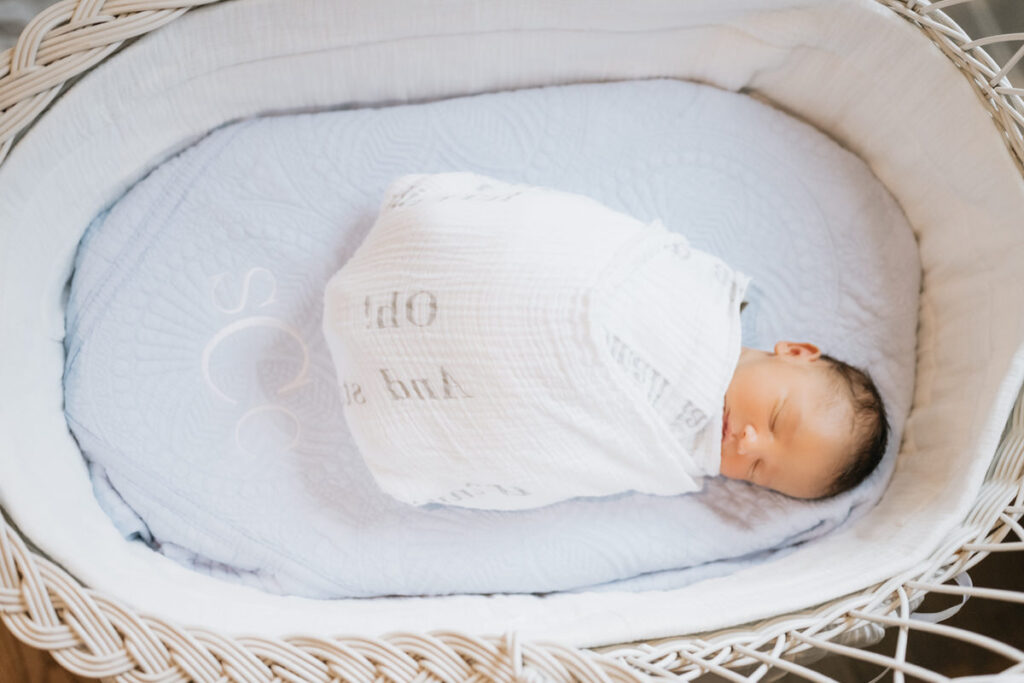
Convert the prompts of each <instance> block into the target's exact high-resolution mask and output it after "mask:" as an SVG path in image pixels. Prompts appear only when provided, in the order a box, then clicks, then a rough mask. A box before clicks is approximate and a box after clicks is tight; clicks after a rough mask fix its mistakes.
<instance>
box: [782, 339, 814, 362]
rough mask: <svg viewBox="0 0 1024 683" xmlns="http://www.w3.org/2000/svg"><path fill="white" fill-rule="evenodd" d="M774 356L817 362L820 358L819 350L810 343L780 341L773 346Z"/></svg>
mask: <svg viewBox="0 0 1024 683" xmlns="http://www.w3.org/2000/svg"><path fill="white" fill-rule="evenodd" d="M775 355H777V356H786V357H789V358H801V359H803V360H818V358H820V357H821V350H820V349H819V348H818V347H817V346H815V345H814V344H812V343H810V342H793V341H780V342H779V343H777V344H776V345H775Z"/></svg>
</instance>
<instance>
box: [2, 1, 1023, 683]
mask: <svg viewBox="0 0 1024 683" xmlns="http://www.w3.org/2000/svg"><path fill="white" fill-rule="evenodd" d="M50 4H52V0H0V50H5V49H7V48H8V47H10V46H11V45H13V43H14V40H15V39H16V38H17V36H18V34H19V33H20V32H21V29H22V27H23V26H24V25H25V24H26V23H28V21H29V20H30V19H31V18H32V17H33V16H35V15H36V14H37V13H38V12H39V11H40V10H42V9H43V8H44V7H46V6H48V5H50ZM946 12H947V13H948V14H949V15H950V16H951V17H952V18H953V20H954V21H956V22H957V23H958V24H959V25H960V26H962V27H963V28H964V29H965V30H966V31H967V33H968V34H969V35H971V36H990V35H997V34H1014V33H1016V34H1019V36H1018V37H1017V38H1016V39H1014V40H1013V41H1009V42H1006V43H1001V44H996V45H992V46H990V47H988V48H986V49H988V51H989V53H990V54H991V55H992V57H993V58H994V59H995V60H996V62H997V63H998V64H1000V65H1003V64H1005V63H1006V62H1007V61H1008V60H1009V59H1011V58H1012V57H1013V56H1014V54H1015V53H1016V52H1017V51H1018V50H1024V0H973V1H972V2H963V3H961V4H954V5H952V6H950V7H947V8H946ZM1010 80H1011V82H1012V83H1013V84H1014V85H1017V86H1021V85H1024V60H1021V62H1020V63H1018V65H1017V66H1016V67H1015V68H1014V69H1013V70H1012V71H1011V73H1010ZM1007 540H1009V541H1014V540H1024V539H1014V538H1012V537H1011V538H1009V539H1007ZM970 575H971V579H972V580H973V582H974V584H975V585H977V586H985V587H990V588H1005V589H1010V590H1015V591H1020V592H1022V593H1024V552H1010V553H993V554H992V555H991V556H990V557H988V558H986V559H985V560H984V561H983V562H981V564H979V565H978V566H976V567H975V568H973V569H972V570H971V571H970ZM957 602H959V601H958V600H956V599H952V598H949V597H941V596H931V597H929V598H928V600H926V601H925V604H924V605H922V607H921V611H924V612H931V611H939V610H943V609H946V608H948V607H951V606H952V605H955V604H956V603H957ZM944 623H945V624H947V625H951V626H957V627H960V628H964V629H967V630H970V631H972V632H974V633H980V634H984V635H988V636H991V637H993V638H996V639H997V640H999V641H1002V642H1004V643H1006V644H1008V645H1011V646H1013V647H1015V648H1017V649H1021V650H1024V605H1022V604H1013V603H1004V602H997V601H992V600H981V599H977V598H975V599H972V600H969V601H968V602H967V604H966V605H965V606H964V607H963V608H962V609H961V610H960V611H959V612H958V613H957V614H956V615H955V616H953V617H952V618H951V619H949V620H947V621H946V622H944ZM895 642H896V636H895V633H894V632H893V631H892V629H890V633H889V634H888V635H887V636H886V638H885V639H884V640H883V641H882V642H881V643H879V644H878V645H876V646H875V647H874V648H871V650H873V651H876V652H880V653H885V654H891V653H892V652H894V649H895ZM907 660H908V661H910V662H913V663H915V664H918V665H920V666H924V667H926V668H928V669H930V670H932V671H934V672H937V673H940V674H943V675H945V676H950V677H956V676H972V675H982V674H991V673H995V672H1000V671H1003V670H1005V669H1006V668H1007V667H1008V666H1009V665H1010V664H1011V662H1010V660H1007V659H1005V658H1004V657H1002V656H1000V655H996V654H993V653H991V652H989V651H988V650H985V649H983V648H980V647H977V646H973V645H968V644H966V643H963V642H960V641H955V640H951V639H948V638H942V637H937V636H930V635H927V634H912V635H911V636H910V639H909V644H908V654H907ZM813 668H814V669H816V670H818V671H820V672H821V673H823V674H825V675H827V676H830V677H832V678H835V679H837V680H839V681H843V682H844V683H846V682H848V681H849V682H854V681H858V682H859V681H863V682H865V683H867V682H873V681H879V682H881V683H884V682H886V681H891V680H893V675H892V672H887V671H886V670H885V668H884V667H881V666H876V665H871V664H865V663H863V662H853V661H849V660H846V659H843V658H841V657H828V658H826V659H824V660H822V661H821V662H818V663H817V664H815V665H814V666H813ZM1022 673H1024V672H1022ZM1022 677H1024V676H1022ZM81 680H85V679H80V678H78V677H76V676H72V675H71V674H67V673H66V672H64V670H63V669H60V668H59V667H58V666H57V665H56V664H55V663H53V662H52V660H50V659H49V655H47V654H46V653H42V652H39V651H36V650H32V649H30V648H26V647H23V646H21V645H20V643H18V642H17V641H16V640H15V639H14V638H13V637H12V636H11V635H10V634H9V633H7V632H6V630H4V629H3V628H2V627H0V681H3V682H7V681H25V682H27V683H36V682H38V681H46V682H47V683H63V682H65V681H81ZM782 680H783V681H785V682H786V683H790V682H791V681H802V680H806V679H804V678H803V677H798V676H787V677H785V678H783V679H782ZM908 680H914V679H912V678H909V677H908Z"/></svg>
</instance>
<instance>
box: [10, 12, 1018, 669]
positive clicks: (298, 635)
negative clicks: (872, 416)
mask: <svg viewBox="0 0 1024 683" xmlns="http://www.w3.org/2000/svg"><path fill="white" fill-rule="evenodd" d="M966 1H969V0H942V1H941V2H936V3H928V2H923V1H921V0H802V1H798V0H745V1H740V0H730V1H729V2H726V1H725V0H721V1H719V0H692V1H691V2H684V3H681V2H671V1H667V0H638V1H635V2H618V1H615V0H600V1H598V0H567V1H565V2H557V3H545V2H542V1H540V0H538V1H536V2H528V1H523V2H516V1H514V0H509V1H508V2H479V1H478V0H446V1H445V2H438V3H428V2H400V1H399V0H386V1H385V0H382V1H380V2H370V0H351V1H349V0H346V1H342V0H337V1H336V2H335V1H332V0H307V2H305V3H294V2H289V1H288V0H233V1H231V2H221V3H216V4H214V2H212V1H211V0H77V2H76V0H62V1H61V2H58V3H57V4H55V5H53V6H51V7H50V8H48V9H47V10H45V11H44V12H42V13H41V14H40V15H39V16H38V17H37V18H36V19H35V20H34V21H33V22H32V23H31V24H30V25H29V26H28V27H27V28H26V30H25V31H24V32H23V34H22V35H21V37H20V39H19V40H18V42H17V45H16V46H15V47H14V48H13V49H12V50H9V51H7V52H6V53H4V54H3V56H2V58H0V159H4V158H5V157H6V162H5V163H4V165H3V166H0V320H2V323H0V349H2V350H3V353H2V354H0V496H2V502H3V506H4V513H5V514H4V518H3V520H2V521H0V582H2V583H0V610H2V612H3V620H4V623H5V624H6V626H7V628H9V629H10V630H11V631H12V632H13V633H14V635H15V636H16V637H18V638H19V639H20V640H22V641H24V642H25V643H28V644H29V645H31V646H33V647H37V648H44V649H46V650H49V651H50V652H52V654H53V656H54V657H55V658H56V659H57V660H58V661H59V662H60V663H61V664H62V665H63V666H64V667H66V668H67V669H69V670H71V671H74V672H77V673H79V674H82V675H85V676H92V677H109V679H110V680H117V681H168V682H169V681H184V680H196V681H211V682H212V681H279V680H285V681H336V680H341V681H465V680H476V681H485V680H496V681H513V680H530V681H534V680H559V681H561V680H565V681H568V680H585V681H610V680H616V681H632V680H647V679H651V678H656V679H669V678H677V677H678V678H682V679H687V680H689V679H693V678H695V677H697V676H699V675H701V674H702V673H707V672H710V673H714V674H718V675H720V676H722V677H725V678H727V679H729V680H767V679H771V678H773V677H775V676H776V675H781V674H783V673H786V672H790V673H794V674H797V675H801V676H802V677H805V678H808V679H810V680H830V679H828V678H827V677H824V676H822V675H820V674H817V673H815V672H814V671H813V670H811V669H810V668H808V666H807V665H808V663H809V662H811V661H813V660H814V659H815V658H816V657H820V656H821V654H822V653H824V652H837V653H840V654H843V655H846V656H848V657H851V658H854V659H861V660H865V661H870V662H874V663H877V664H880V665H882V666H889V667H892V668H893V669H894V670H895V671H896V674H895V675H896V678H897V679H898V680H902V676H903V674H904V673H907V674H911V675H913V676H916V677H918V678H921V679H923V680H941V677H939V676H936V675H935V674H933V673H931V672H929V671H927V670H924V669H922V668H921V667H919V666H916V665H914V664H912V663H911V662H908V661H907V657H906V639H907V634H908V632H909V631H910V630H914V629H916V630H925V631H930V632H934V633H939V634H942V635H945V636H948V637H950V638H955V639H958V640H970V641H972V642H975V643H978V644H980V645H981V646H982V647H985V648H989V649H991V650H994V651H996V652H999V653H1000V654H1002V655H1003V656H1005V657H1007V658H1008V659H1009V660H1010V662H1011V666H1010V668H1009V669H1007V672H1022V671H1024V653H1022V652H1020V651H1019V650H1016V649H1015V648H1012V647H1010V646H1008V645H1005V644H1002V643H999V642H998V641H995V640H992V639H987V638H984V637H982V636H978V635H976V634H972V633H970V632H967V631H963V630H960V629H954V628H951V627H948V626H943V625H940V624H936V623H932V622H933V621H934V620H931V621H929V620H925V619H920V618H915V616H918V617H919V616H920V615H914V614H913V611H914V609H915V608H916V607H917V605H919V604H920V601H921V599H922V597H923V596H924V595H925V594H926V593H928V592H939V593H952V594H954V595H959V596H963V598H964V599H965V600H966V598H967V597H968V596H976V597H981V598H991V599H998V600H1008V601H1013V602H1021V603H1024V595H1021V594H1018V593H1013V592H1010V591H1000V590H992V589H980V588H973V587H971V586H970V585H969V581H968V580H966V579H965V578H964V577H966V570H968V569H969V568H971V567H972V566H973V565H974V564H976V563H977V562H979V561H980V560H981V559H983V558H984V557H985V556H987V554H988V553H990V552H995V551H1020V550H1024V530H1022V528H1021V526H1020V524H1019V523H1018V520H1019V518H1020V517H1021V514H1022V512H1024V491H1022V485H1024V407H1022V404H1021V401H1020V400H1019V399H1018V393H1019V391H1020V388H1021V384H1022V379H1024V310H1022V309H1021V307H1020V305H1019V301H1018V300H1019V296H1018V294H1019V291H1020V290H1021V288H1022V287H1024V280H1022V279H1020V278H1021V276H1020V275H1019V274H1018V273H1024V229H1022V228H1021V226H1020V219H1019V216H1021V215H1024V181H1022V176H1021V174H1022V172H1024V140H1022V129H1024V106H1022V102H1021V100H1020V98H1019V95H1020V94H1024V90H1017V89H1014V88H1012V87H1011V86H1010V84H1009V82H1008V81H1007V80H1006V78H1005V76H1006V74H1007V73H1008V72H1009V70H1010V69H1011V68H1012V67H1013V66H1014V64H1015V63H1016V62H1017V61H1018V60H1019V59H1020V58H1021V56H1022V55H1024V47H1022V48H1021V49H1020V50H1018V51H1017V52H1016V54H1014V55H1013V57H1012V58H1010V59H1009V60H1007V62H1006V64H1005V65H1003V66H999V65H998V64H996V63H995V62H994V61H993V60H992V59H991V58H990V57H989V55H988V54H986V52H985V51H984V50H983V49H982V46H984V45H986V44H988V43H998V42H1006V41H1012V40H1022V39H1024V34H1015V35H1003V36H993V37H991V38H984V39H981V40H971V39H970V38H969V37H968V36H967V35H966V34H965V33H964V32H963V31H962V30H961V29H960V27H959V26H958V25H957V24H956V23H954V22H953V21H952V20H951V19H950V18H949V17H948V16H947V15H946V14H945V13H944V12H943V8H945V7H948V6H950V5H956V4H960V3H961V2H966ZM206 4H209V5H211V6H210V7H207V8H202V9H199V10H197V11H194V12H190V13H189V14H188V15H187V16H186V17H185V18H184V19H182V20H181V21H178V22H175V23H173V24H171V25H170V26H167V27H166V28H164V29H162V30H160V31H155V32H153V33H150V34H149V35H147V36H145V37H144V38H142V39H140V40H138V41H135V42H133V43H132V44H131V45H130V46H129V47H127V48H126V49H124V50H121V51H119V48H120V47H121V44H122V42H123V41H125V40H126V39H129V38H132V37H134V36H138V35H141V34H146V33H148V32H150V31H153V29H155V28H157V27H159V26H161V25H163V24H167V23H168V22H171V21H172V20H174V19H176V18H178V17H179V16H181V15H182V14H183V13H185V12H186V11H187V10H188V9H190V8H192V7H194V6H197V5H206ZM114 53H117V54H114ZM943 56H945V58H946V59H944V58H943ZM104 60H105V61H104ZM101 61H103V62H104V63H103V64H102V65H101V66H100V67H98V68H97V69H95V70H93V71H92V72H91V73H89V74H88V75H87V76H85V77H84V78H82V79H81V80H80V81H79V82H77V83H76V84H75V86H74V87H72V88H70V89H66V88H65V87H64V86H65V84H66V82H67V81H69V80H71V79H74V78H75V77H76V76H77V75H78V74H82V73H84V72H86V71H89V70H90V69H92V67H93V66H94V65H96V64H98V63H99V62H101ZM954 65H955V66H954ZM958 69H959V71H958ZM826 75H827V78H826V77H825V76H826ZM652 76H667V77H675V78H686V79H690V80H697V81H704V82H709V83H713V84H715V85H718V86H720V87H723V88H728V89H732V90H739V91H742V92H749V93H751V94H754V95H757V96H761V97H764V98H766V99H768V100H770V101H772V102H773V103H775V104H776V105H778V106H780V107H783V108H785V109H787V110H788V111H790V112H792V113H794V114H796V115H799V116H801V117H803V118H805V119H806V120H808V121H810V122H811V123H813V124H815V125H817V126H818V127H819V128H821V129H823V130H825V131H826V132H828V133H829V134H830V135H832V136H833V137H834V138H835V139H837V140H838V141H840V142H841V143H842V144H844V145H846V146H848V147H849V148H851V149H852V150H854V151H855V152H857V153H858V154H860V155H861V156H862V157H863V158H865V159H866V160H867V161H868V162H869V163H870V164H871V166H872V168H873V170H874V171H875V173H876V174H877V175H878V176H879V177H880V178H881V179H882V180H883V181H884V182H885V183H886V184H887V185H888V186H889V187H890V189H891V190H892V191H893V193H894V195H895V196H896V197H897V198H898V199H899V200H900V201H901V203H902V204H903V205H904V208H905V209H906V210H907V212H908V217H909V218H910V219H911V223H912V224H914V225H915V229H916V230H918V231H919V232H918V235H917V236H918V241H919V246H920V250H921V257H922V258H921V260H922V264H923V266H924V285H923V291H922V298H921V315H920V333H919V334H920V336H919V348H918V361H917V362H918V383H917V386H916V389H915V399H914V408H913V411H912V413H911V416H910V420H909V422H908V427H907V435H906V437H905V439H904V445H903V450H902V453H901V458H900V465H899V466H898V467H897V469H896V473H895V476H894V478H893V480H892V483H891V484H890V486H889V489H888V490H887V492H886V495H885V496H884V498H883V500H882V502H881V503H880V504H879V506H878V507H877V508H876V509H875V510H873V511H872V512H871V513H870V514H868V515H867V516H865V517H864V518H862V519H861V520H859V521H858V522H857V523H856V524H855V525H853V527H852V529H845V530H844V531H842V533H840V534H838V536H839V538H838V540H835V541H834V542H833V539H829V540H827V541H825V542H823V543H818V544H815V547H814V548H809V549H801V550H800V551H799V552H797V553H794V554H792V555H790V556H789V557H788V558H783V559H782V560H781V561H776V562H773V563H769V564H770V565H772V566H769V567H768V568H766V569H765V570H764V571H763V572H762V573H758V574H754V575H747V576H745V577H739V578H734V577H723V578H722V579H715V580H711V581H707V582H702V583H701V584H697V585H696V586H695V587H691V588H690V589H683V590H682V591H668V592H665V593H658V594H653V595H645V594H628V595H612V596H611V597H608V596H607V595H605V596H604V597H598V596H597V595H591V594H586V593H583V594H575V595H560V594H556V595H549V596H544V597H540V596H454V597H447V598H404V599H374V600H361V601H360V600H339V601H311V600H303V599H297V598H287V597H280V596H269V595H264V594H261V593H258V592H257V591H254V590H252V589H248V588H243V587H239V586H234V585H223V584H218V583H217V582H216V581H213V580H212V579H208V578H206V577H200V576H198V575H193V573H191V572H188V571H187V570H185V569H183V568H181V567H178V566H177V565H174V564H173V563H172V562H170V561H169V560H166V559H165V558H162V557H161V556H159V555H156V554H155V553H153V552H151V551H149V550H148V549H145V548H139V547H136V546H137V545H138V544H129V543H127V542H126V541H124V539H122V538H120V536H119V535H118V534H117V533H116V531H115V530H114V528H113V526H112V525H111V524H110V523H109V520H106V518H105V517H104V515H103V513H102V511H101V510H100V509H99V507H98V505H97V504H96V501H95V499H93V498H92V493H91V488H90V485H89V482H88V477H87V474H86V471H85V469H84V466H83V464H82V461H81V457H80V454H78V453H77V451H76V449H75V447H74V443H73V441H72V440H71V439H70V437H69V435H68V433H67V428H66V425H65V424H64V422H63V414H62V411H61V370H62V367H63V358H62V345H61V339H62V334H63V317H62V316H63V309H62V298H61V297H62V292H63V289H64V285H65V283H66V282H67V279H68V277H69V274H70V266H71V256H72V254H73V252H74V248H75V245H76V243H77V240H78V238H79V237H80V235H81V232H82V231H83V230H84V228H85V226H86V224H87V223H88V220H89V219H90V218H91V217H92V216H93V215H94V214H95V213H96V212H97V210H98V209H100V208H101V207H102V206H103V205H104V204H105V203H108V202H109V201H111V200H112V199H113V198H115V197H116V196H117V195H118V193H119V191H120V190H123V189H124V188H125V187H127V186H128V185H129V184H130V183H131V182H133V181H134V180H136V179H137V178H138V177H139V176H140V175H141V174H142V173H143V172H145V171H146V170H147V169H149V168H151V167H152V166H153V165H155V164H156V163H159V161H160V160H161V159H162V158H165V157H166V156H167V155H168V154H170V153H173V152H174V151H175V150H177V149H180V148H181V147H182V146H184V145H187V144H189V143H190V142H192V141H194V140H195V139H196V138H197V137H198V136H199V135H201V134H202V133H203V132H204V131H206V130H209V129H210V128H212V127H214V126H216V125H219V124H222V123H224V122H226V121H230V120H234V119H238V118H242V117H245V116H252V115H256V114H262V113H270V112H281V111H297V110H312V109H318V108H330V107H339V106H363V105H374V106H379V105H386V104H390V103H398V102H411V101H422V100H429V99H437V98H442V97H452V96H456V95H462V94H469V93H475V92H488V91H495V90H502V89H512V88H519V87H529V86H536V85H545V84H555V83H570V82H583V81H601V80H621V79H627V78H642V77H652ZM936 84H943V86H942V87H941V88H939V87H936ZM61 93H65V94H64V95H63V97H61V98H60V99H59V100H57V97H58V95H59V94H61ZM55 100H56V101H55ZM51 103H52V106H51ZM48 108H49V111H47V112H46V113H45V115H43V116H41V117H40V115H41V114H42V113H43V112H44V110H47V109H48ZM37 119H38V120H37ZM33 122H34V125H33ZM878 131H884V132H885V133H886V135H887V137H886V138H885V139H886V140H888V141H889V142H888V143H886V142H883V141H882V138H881V137H879V136H878V135H875V133H876V132H878ZM894 139H896V140H900V143H899V144H898V145H896V146H895V147H894V146H892V144H891V141H892V140H894ZM997 312H998V315H997ZM958 359H959V360H958ZM963 359H967V360H963ZM939 367H941V368H943V370H942V372H939V371H938V369H937V368H939ZM1015 399H1017V403H1016V406H1015V407H1014V401H1015ZM1011 408H1012V414H1011ZM922 491H923V492H922ZM936 510H938V511H939V513H938V514H937V513H936ZM922 516H927V520H926V521H927V523H926V524H924V523H922V522H921V521H920V518H921V517H922ZM15 524H16V525H17V528H19V529H20V532H19V531H16V530H15V526H14V525H15ZM1010 533H1015V534H1016V535H1017V536H1018V537H1019V538H1020V539H1021V540H1020V541H1017V542H1004V539H1005V538H1006V537H1007V536H1008V535H1009V534H1010ZM851 543H852V544H854V545H849V544H851ZM843 544H846V545H843ZM850 547H856V548H860V551H859V552H858V553H855V554H843V553H842V552H840V551H841V550H842V549H843V548H850ZM830 563H831V564H830ZM837 563H842V564H843V565H850V566H852V567H853V568H854V570H855V571H846V572H845V573H843V572H840V571H838V569H836V570H835V577H838V576H839V575H840V574H841V575H842V577H845V578H841V579H839V578H835V577H834V576H832V575H831V573H830V569H829V568H830V567H833V568H835V567H837V566H838V564H837ZM62 567H63V568H62ZM786 572H798V573H800V578H801V582H802V586H803V587H804V590H802V591H800V592H799V594H796V595H795V594H794V591H792V590H788V591H779V590H777V589H778V587H779V585H780V584H779V581H781V580H782V579H780V578H779V577H780V576H783V575H785V574H786ZM72 575H74V576H72ZM75 577H77V578H75ZM752 577H753V578H752ZM851 577H852V578H851ZM743 580H745V581H746V582H747V583H746V584H744V583H741V581H743ZM86 586H90V587H89V588H87V587H86ZM724 591H732V592H733V593H731V594H734V597H733V598H732V599H726V600H723V599H722V597H721V596H722V595H725V594H726V593H725V592H724ZM889 627H893V628H895V629H898V633H899V637H898V639H897V643H896V647H895V651H894V652H893V653H892V654H891V655H880V654H871V653H866V652H864V651H862V650H860V649H857V648H858V647H862V646H864V645H867V644H870V643H873V642H877V641H878V640H879V639H880V638H881V637H882V634H883V632H884V630H885V629H886V628H889ZM228 634H230V635H228Z"/></svg>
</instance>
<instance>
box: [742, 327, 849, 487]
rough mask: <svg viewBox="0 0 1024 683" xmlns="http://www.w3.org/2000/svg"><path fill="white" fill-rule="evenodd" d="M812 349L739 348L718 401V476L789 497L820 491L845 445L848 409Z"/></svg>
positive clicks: (778, 346) (792, 344)
mask: <svg viewBox="0 0 1024 683" xmlns="http://www.w3.org/2000/svg"><path fill="white" fill-rule="evenodd" d="M820 355H821V354H820V352H819V351H818V348H817V347H816V346H814V345H813V344H806V343H795V342H779V343H778V344H776V345H775V350H774V353H768V352H766V351H759V350H756V349H747V348H744V349H743V351H742V353H741V354H740V360H739V363H738V364H737V366H736V370H735V372H734V373H733V376H732V381H731V382H730V384H729V389H728V391H727V392H726V394H725V413H724V415H723V428H722V474H723V475H724V476H726V477H731V478H733V479H743V480H745V481H749V482H752V483H754V484H758V485H760V486H766V487H768V488H771V489H775V490H776V491H780V492H782V493H785V494H786V495H789V496H793V497H795V498H817V497H819V496H822V495H824V494H825V493H826V492H827V489H828V487H829V485H830V484H831V482H832V480H833V478H834V477H835V476H836V474H837V473H838V471H839V469H840V467H841V465H842V463H843V460H844V458H846V457H848V453H849V450H850V447H851V445H852V439H853V413H852V408H851V406H850V405H849V401H847V400H846V399H845V398H844V397H843V396H842V395H841V394H838V393H837V389H836V386H835V384H834V382H833V380H832V378H831V377H830V372H829V368H828V367H827V366H825V365H824V363H825V361H821V360H819V356H820Z"/></svg>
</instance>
